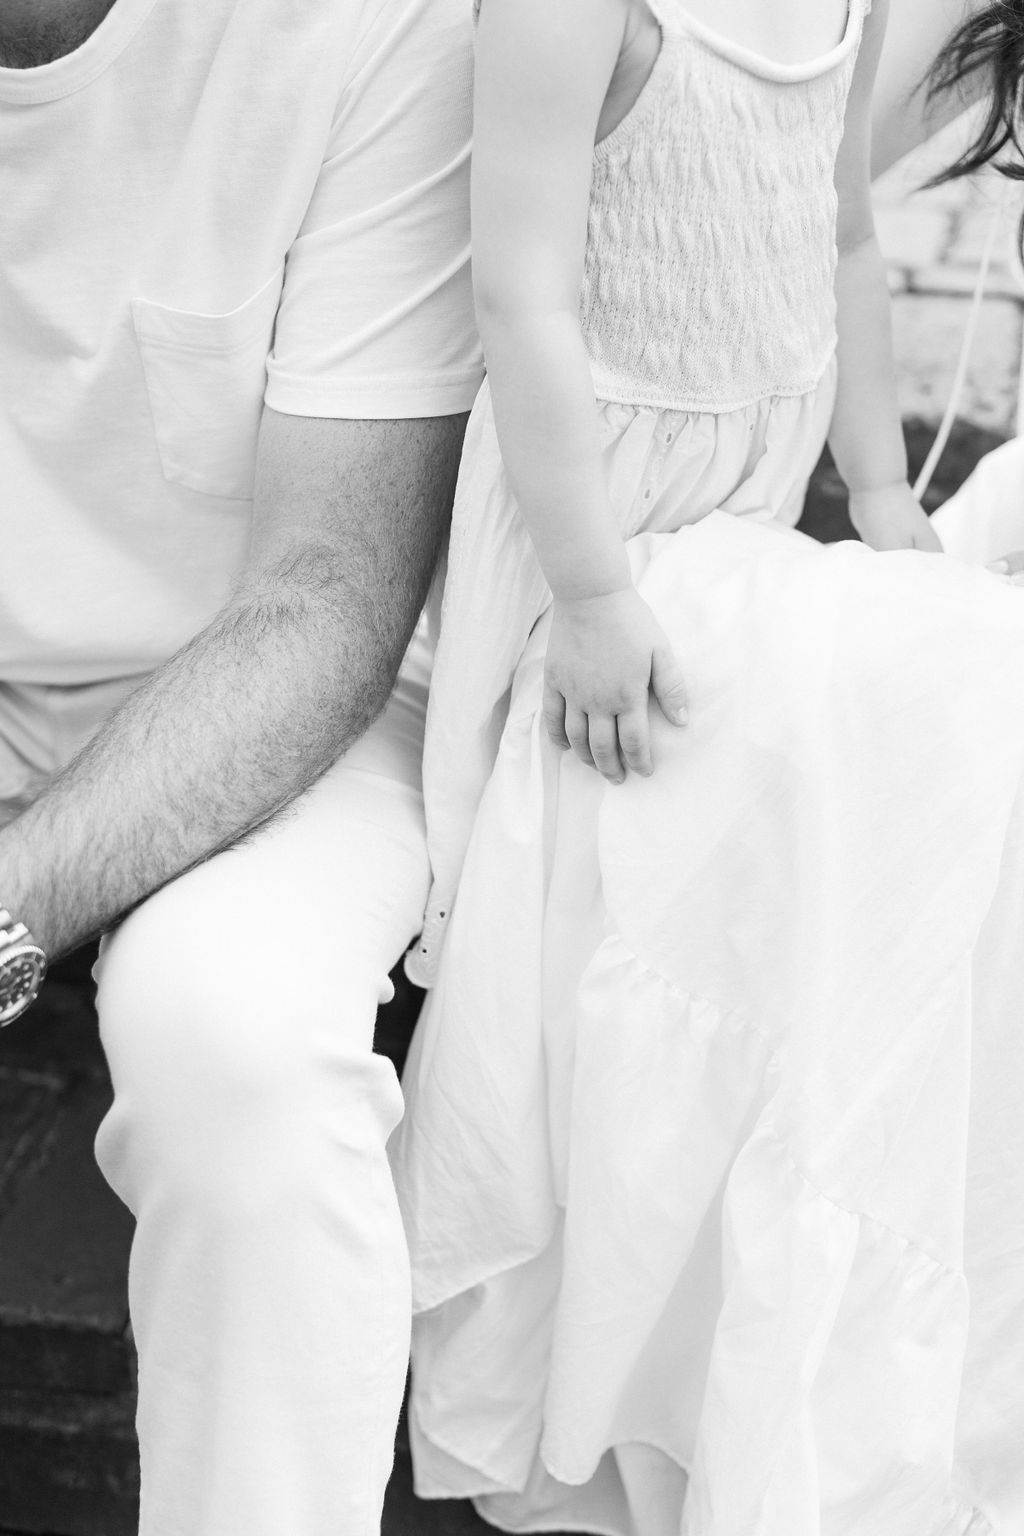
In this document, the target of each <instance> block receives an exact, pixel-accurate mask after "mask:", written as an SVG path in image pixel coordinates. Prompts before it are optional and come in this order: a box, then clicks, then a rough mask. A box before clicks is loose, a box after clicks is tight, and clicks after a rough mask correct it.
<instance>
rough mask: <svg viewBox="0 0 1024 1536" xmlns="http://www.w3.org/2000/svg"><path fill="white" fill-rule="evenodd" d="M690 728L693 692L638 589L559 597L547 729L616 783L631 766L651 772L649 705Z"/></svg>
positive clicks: (547, 677) (549, 661)
mask: <svg viewBox="0 0 1024 1536" xmlns="http://www.w3.org/2000/svg"><path fill="white" fill-rule="evenodd" d="M651 691H653V693H654V696H655V698H656V699H657V701H658V704H659V705H660V707H661V710H662V713H663V714H664V715H665V717H666V719H667V720H669V721H671V723H672V724H673V725H685V724H686V687H685V684H684V682H683V675H682V672H681V670H680V668H679V665H678V663H677V661H676V659H675V656H674V655H673V652H672V647H671V646H670V644H669V642H668V639H667V638H666V636H665V633H664V631H663V630H662V628H661V626H660V624H659V623H658V621H657V620H656V619H655V617H654V614H653V613H652V612H651V610H650V608H648V606H647V604H646V603H645V602H644V600H643V598H642V597H640V595H639V593H638V592H637V591H636V590H635V589H634V588H633V587H626V588H625V589H624V590H622V591H620V592H611V593H608V594H606V595H602V596H599V597H582V598H571V599H563V600H561V601H559V600H558V599H556V600H555V604H554V612H553V618H552V625H551V636H550V638H549V640H548V653H547V658H546V661H545V666H544V724H545V726H546V728H547V732H548V735H549V736H550V737H551V740H552V741H553V742H554V743H555V745H556V746H558V747H561V748H563V750H569V749H570V748H571V749H572V750H573V751H574V752H575V753H576V756H577V757H578V758H579V759H580V760H581V762H584V763H587V764H589V765H591V766H592V767H595V768H596V769H597V770H598V772H599V773H601V774H603V776H604V777H605V778H606V779H608V780H609V781H610V782H611V783H613V784H621V783H622V780H623V779H624V778H625V770H626V768H632V769H633V771H634V772H635V773H640V774H644V775H647V774H650V773H651V772H652V771H653V764H652V762H651V739H650V727H649V724H648V719H647V700H648V694H649V692H651Z"/></svg>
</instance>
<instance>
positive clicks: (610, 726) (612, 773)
mask: <svg viewBox="0 0 1024 1536" xmlns="http://www.w3.org/2000/svg"><path fill="white" fill-rule="evenodd" d="M590 755H591V757H592V758H593V761H594V767H595V768H596V769H597V771H598V773H600V774H601V775H602V776H603V777H604V778H606V779H608V780H609V781H610V782H611V783H612V784H621V783H622V781H623V779H624V778H625V777H626V774H625V770H624V768H623V766H622V759H621V758H620V757H619V733H618V731H617V730H616V728H615V716H614V715H591V716H590Z"/></svg>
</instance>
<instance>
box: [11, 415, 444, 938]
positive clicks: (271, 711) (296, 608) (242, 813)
mask: <svg viewBox="0 0 1024 1536" xmlns="http://www.w3.org/2000/svg"><path fill="white" fill-rule="evenodd" d="M464 428H465V418H464V417H462V416H458V417H446V418H439V419H429V420H415V421H332V420H320V419H309V418H304V417H293V416H281V415H278V414H277V413H275V412H273V411H269V410H268V411H266V412H265V413H264V420H263V425H262V429H261V433H260V445H259V453H258V463H257V476H256V500H255V508H254V522H253V538H252V546H251V551H250V557H249V560H248V562H247V565H246V569H245V571H244V573H243V575H242V577H241V579H240V581H239V582H238V584H237V588H236V591H235V593H234V596H233V597H232V599H231V601H230V602H229V603H228V604H227V605H226V606H225V607H224V609H223V611H222V612H221V613H220V614H219V615H218V616H217V618H216V619H214V621H213V622H212V623H211V624H210V625H209V626H208V627H207V628H206V629H205V630H203V631H202V632H201V633H200V634H199V635H198V636H197V637H196V638H195V639H194V640H193V641H192V642H191V643H190V644H189V645H187V646H185V647H184V649H183V650H181V651H179V652H178V653H177V654H176V655H175V656H173V657H172V658H171V659H170V660H169V661H168V662H167V663H166V664H165V665H164V666H163V667H161V668H160V669H159V670H158V671H157V672H155V673H154V674H153V675H152V676H151V677H150V678H148V679H147V680H146V682H144V683H143V684H142V686H141V687H140V688H139V689H138V690H137V691H136V692H135V693H134V694H132V695H131V697H130V698H129V699H128V700H127V701H126V702H125V703H124V705H123V706H122V707H121V708H120V709H119V710H117V711H116V713H115V714H114V715H113V716H112V717H111V719H110V720H109V721H108V722H107V723H106V724H105V725H104V727H103V728H102V729H101V730H100V732H99V734H98V735H97V736H96V738H95V739H94V740H93V742H92V743H91V744H90V745H89V746H88V747H86V749H85V750H84V751H83V752H82V753H81V754H80V755H79V756H78V758H76V759H75V761H74V762H73V763H71V765H70V766H69V767H68V768H67V769H66V770H65V771H64V772H63V773H61V774H60V775H59V776H58V777H57V778H56V779H55V780H54V781H53V783H52V784H51V785H50V786H49V787H48V788H47V789H46V790H45V791H44V792H43V794H42V795H41V796H40V797H39V799H38V800H37V801H36V802H35V804H34V805H32V806H31V807H30V808H29V809H28V810H27V811H25V813H24V814H23V815H22V816H20V817H19V818H18V819H17V820H16V821H15V822H13V823H11V824H10V825H9V826H8V827H6V828H5V829H4V830H3V831H2V832H0V901H2V902H3V903H4V904H5V905H6V906H8V907H9V908H10V910H11V911H13V912H15V913H16V914H17V915H18V916H19V917H20V918H22V919H23V920H24V921H25V922H27V923H28V924H29V926H30V928H31V929H32V931H33V933H34V934H35V936H36V938H37V939H38V940H39V942H40V943H41V944H42V945H43V946H44V948H45V949H46V950H47V951H48V953H50V954H51V955H56V954H60V953H62V952H64V951H66V950H68V949H70V948H73V947H74V946H75V945H76V944H78V943H80V942H81V941H82V940H84V939H86V938H88V937H90V936H91V935H93V934H96V933H98V932H100V931H101V930H103V929H104V928H108V927H110V926H111V925H112V924H113V923H114V922H115V921H116V920H117V918H118V917H119V916H120V915H121V914H123V913H124V912H126V911H127V910H129V909H130V908H131V907H133V906H135V905H136V904H137V903H138V902H139V901H141V900H142V899H143V898H144V897H146V896H148V895H149V894H150V893H151V892H153V891H155V890H157V889H158V888H159V887H160V886H162V885H164V884H166V883H167V881H169V880H172V879H173V878H174V877H175V876H176V875H178V874H181V873H182V872H183V871H184V870H186V869H189V868H190V867H191V866H192V865H194V864H196V863H198V862H200V861H201V860H203V859H204V858H206V857H208V856H209V855H210V854H211V853H214V852H217V851H218V850H220V849H223V848H225V847H228V846H230V844H231V843H233V842H234V841H235V840H236V839H237V838H238V837H239V836H240V835H242V834H243V833H244V832H246V831H248V830H249V829H250V828H252V827H254V826H257V825H258V824H259V823H261V822H263V821H266V820H267V819H268V818H269V817H271V816H273V815H274V813H275V812H276V811H278V810H280V809H281V808H282V807H283V806H285V805H287V804H288V803H289V801H291V800H293V799H294V798H295V797H296V795H298V794H300V793H301V792H302V791H303V790H304V789H306V788H308V787H309V786H310V785H311V784H312V783H314V782H315V781H316V780H317V779H318V778H319V777H320V775H321V774H322V773H323V772H324V771H325V769H327V768H328V767H330V765H331V764H332V763H333V762H335V761H336V760H337V758H338V757H339V756H340V755H341V754H342V753H343V752H344V751H345V750H346V748H348V747H349V746H351V745H352V743H353V742H354V741H355V740H356V739H357V738H358V737H359V736H360V735H361V734H362V732H363V731H364V730H365V729H366V727H367V726H368V725H369V724H370V722H371V721H372V720H373V719H374V717H375V716H376V715H377V714H378V713H379V712H380V710H381V709H382V708H383V706H384V704H385V703H386V701H387V698H388V695H389V693H390V690H391V688H392V686H393V683H394V679H395V675H396V673H397V670H398V666H399V663H400V661H401V658H402V654H403V652H404V649H405V646H406V644H407V643H408V640H409V637H410V634H411V632H412V629H413V627H414V625H415V622H416V618H417V615H418V613H419V611H420V608H421V606H422V603H423V600H424V597H425V594H426V590H427V587H428V584H429V581H430V577H431V574H432V572H433V569H434V565H435V562H436V558H437V552H438V548H439V545H440V542H441V538H442V535H443V532H444V529H445V527H446V524H447V517H448V512H449V509H450V506H451V496H452V491H453V487H454V483H455V475H456V471H457V466H458V456H459V450H460V447H461V443H462V436H463V431H464Z"/></svg>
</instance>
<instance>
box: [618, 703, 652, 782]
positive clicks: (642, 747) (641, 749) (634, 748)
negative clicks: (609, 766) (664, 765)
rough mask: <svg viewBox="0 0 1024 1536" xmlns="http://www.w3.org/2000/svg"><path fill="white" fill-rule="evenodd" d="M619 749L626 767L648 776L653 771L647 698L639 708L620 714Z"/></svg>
mask: <svg viewBox="0 0 1024 1536" xmlns="http://www.w3.org/2000/svg"><path fill="white" fill-rule="evenodd" d="M619 750H620V751H621V753H622V756H623V758H624V759H625V762H626V767H627V768H632V770H633V772H634V773H640V774H643V776H644V777H645V778H646V777H647V776H648V775H649V774H650V773H651V772H652V771H653V764H652V762H651V731H650V726H649V724H648V721H647V700H646V699H644V701H643V703H642V705H641V706H640V708H639V709H631V710H627V711H626V712H625V713H624V714H621V715H620V716H619Z"/></svg>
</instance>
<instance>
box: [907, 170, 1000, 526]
mask: <svg viewBox="0 0 1024 1536" xmlns="http://www.w3.org/2000/svg"><path fill="white" fill-rule="evenodd" d="M1006 192H1007V188H1006V186H1005V184H1004V185H1003V186H1002V187H1001V189H1000V196H999V199H998V201H997V202H996V206H995V208H994V209H993V212H992V222H991V224H990V225H989V231H988V238H987V239H986V241H985V249H984V251H983V253H982V257H981V265H980V266H979V267H978V280H977V282H976V283H975V285H974V298H973V299H972V301H971V310H970V314H969V315H968V317H967V325H966V328H965V330H964V339H963V341H962V342H961V343H960V356H959V358H958V359H957V365H956V372H955V374H954V375H953V387H952V389H951V391H950V395H949V404H948V405H947V406H946V414H945V415H944V416H943V418H942V425H941V426H940V427H939V430H938V432H937V433H936V434H935V441H934V442H933V443H932V446H931V449H930V451H929V454H928V457H927V458H926V459H925V461H924V464H923V465H922V468H921V473H920V474H919V475H918V477H917V479H916V480H915V481H914V495H915V496H916V497H917V499H918V501H920V500H921V499H922V497H923V496H924V494H925V492H926V491H927V489H928V487H929V486H930V485H931V483H932V476H933V475H934V474H935V471H936V469H937V468H938V463H939V460H940V459H941V458H942V455H943V453H944V452H945V449H946V444H947V443H948V442H949V434H950V433H951V432H952V430H953V424H954V422H955V421H956V418H957V413H958V411H959V409H960V400H961V397H962V396H963V392H964V383H965V382H966V379H967V366H968V364H969V363H970V360H971V351H972V349H973V347H974V338H975V336H976V335H977V334H978V321H979V319H980V317H981V305H982V301H983V300H984V297H985V289H986V287H987V285H988V274H989V269H990V268H991V266H992V257H993V255H994V253H995V248H996V240H997V238H998V235H999V231H1000V229H1001V228H1002V223H1003V212H1004V210H1005V208H1006Z"/></svg>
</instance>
